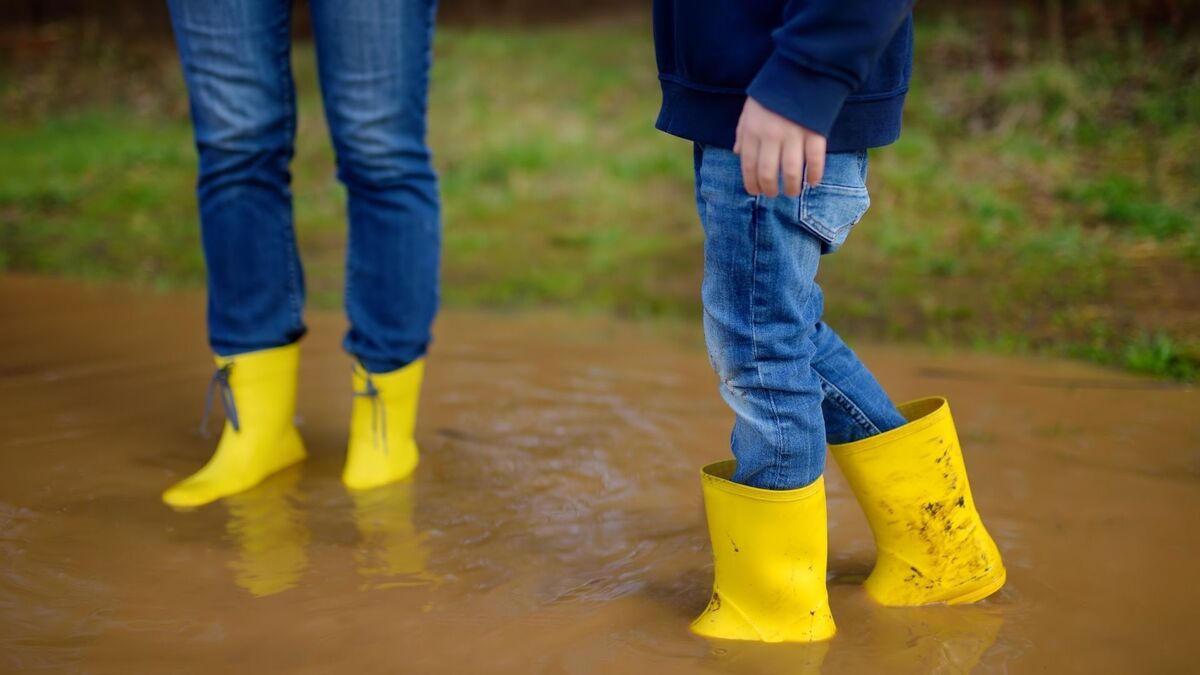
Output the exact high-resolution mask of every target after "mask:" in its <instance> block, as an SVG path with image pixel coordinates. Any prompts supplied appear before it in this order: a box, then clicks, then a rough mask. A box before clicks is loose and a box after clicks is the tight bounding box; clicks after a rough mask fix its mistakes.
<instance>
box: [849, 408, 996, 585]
mask: <svg viewBox="0 0 1200 675" xmlns="http://www.w3.org/2000/svg"><path fill="white" fill-rule="evenodd" d="M900 412H902V413H903V414H904V416H905V417H906V418H908V420H909V422H908V424H905V425H904V426H902V427H899V428H897V429H892V430H891V431H887V432H884V433H882V434H879V435H877V436H872V437H871V438H867V439H865V440H862V441H857V442H854V443H846V444H842V445H833V446H830V450H831V451H832V453H833V457H834V459H835V460H836V461H837V463H838V466H840V467H841V469H842V473H843V474H845V476H846V480H847V481H848V482H849V483H850V487H851V489H852V490H853V491H854V496H855V497H856V498H857V499H858V503H859V505H860V506H862V509H863V511H864V512H866V515H867V521H868V522H869V523H870V525H871V531H872V532H873V533H874V534H875V547H876V549H877V557H876V560H875V569H874V570H872V572H871V576H869V577H868V578H867V581H866V589H867V593H868V594H870V595H871V597H872V598H874V599H875V600H876V601H878V602H879V603H881V604H884V605H891V606H915V605H928V604H933V603H947V604H960V603H967V602H976V601H978V600H982V599H983V598H985V597H987V596H989V595H991V594H992V593H995V592H996V591H997V590H999V589H1000V587H1001V586H1003V585H1004V580H1005V571H1004V564H1003V563H1002V562H1001V560H1000V552H999V550H997V548H996V543H995V542H994V541H992V537H991V536H990V535H989V534H988V532H987V530H986V529H985V528H984V527H983V521H982V520H981V519H980V517H979V512H978V511H976V510H975V501H974V500H973V499H972V498H971V487H970V486H969V485H968V484H967V470H966V467H965V466H964V465H963V456H962V449H961V448H960V447H959V444H958V434H957V433H956V432H955V430H954V420H953V419H952V418H951V417H950V406H949V404H948V403H947V402H946V399H944V398H937V397H935V398H923V399H920V400H917V401H913V402H911V403H906V404H904V405H902V406H900Z"/></svg>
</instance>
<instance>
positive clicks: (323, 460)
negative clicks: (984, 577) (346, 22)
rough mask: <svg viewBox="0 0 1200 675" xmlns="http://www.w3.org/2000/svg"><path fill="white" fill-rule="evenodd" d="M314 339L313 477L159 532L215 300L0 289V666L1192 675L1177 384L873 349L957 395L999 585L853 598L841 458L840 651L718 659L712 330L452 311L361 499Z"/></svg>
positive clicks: (191, 436)
mask: <svg viewBox="0 0 1200 675" xmlns="http://www.w3.org/2000/svg"><path fill="white" fill-rule="evenodd" d="M309 319H310V326H311V329H312V330H311V333H310V335H309V336H308V337H307V338H306V339H305V342H304V361H303V366H302V373H301V397H300V413H301V415H302V417H303V420H302V424H301V431H302V433H303V435H304V437H305V440H306V442H307V444H308V447H309V451H310V454H311V458H310V460H309V461H308V462H307V463H306V464H305V465H303V466H301V467H298V468H294V469H292V470H289V471H287V472H284V473H283V474H280V475H278V476H276V477H274V478H272V479H271V480H269V481H268V482H267V483H265V484H264V485H262V486H260V487H259V488H256V489H255V490H252V491H250V492H248V493H245V494H243V495H239V496H236V497H233V498H229V499H226V500H224V501H223V502H221V503H218V504H214V505H211V506H208V507H205V508H202V509H199V510H196V511H191V512H175V511H172V510H171V509H169V508H167V507H165V506H164V505H162V503H161V502H160V501H159V493H160V492H161V490H162V489H163V488H165V487H167V486H168V485H170V484H172V483H173V482H174V481H176V480H178V479H180V478H182V477H183V476H185V475H186V474H187V473H189V472H190V471H192V470H194V469H195V468H197V467H199V466H200V465H201V463H202V462H203V461H204V460H205V459H206V457H207V456H208V454H209V452H210V451H211V447H212V441H211V440H207V439H205V438H203V437H201V436H200V435H199V434H198V432H197V431H196V425H197V421H198V419H199V416H200V412H201V410H202V407H203V396H204V392H205V386H206V383H207V379H208V376H209V374H210V368H211V362H210V361H209V359H208V356H207V353H206V347H205V342H204V333H203V302H202V298H201V297H200V296H198V295H194V294H183V295H147V294H144V293H138V292H135V291H129V290H124V289H121V288H113V287H100V286H83V285H79V284H74V283H68V282H61V281H52V280H45V279H37V278H31V277H20V276H10V277H0V671H11V672H16V671H20V672H29V671H38V670H43V669H44V670H49V671H54V672H91V673H138V672H172V673H191V672H196V673H211V672H299V673H307V672H356V671H357V672H384V671H393V672H394V671H402V672H430V673H438V672H447V673H449V672H455V673H458V672H481V673H487V672H501V673H508V672H511V673H535V672H540V673H615V672H619V673H638V672H646V673H676V672H679V673H685V672H710V671H711V672H727V673H775V672H788V673H793V672H819V671H821V672H826V673H880V672H888V673H905V672H908V673H932V672H968V671H971V670H975V672H982V673H991V672H1006V673H1033V672H1039V673H1040V672H1049V673H1068V672H1072V673H1073V672H1079V673H1135V672H1136V673H1184V672H1194V650H1195V636H1196V635H1197V634H1198V633H1200V590H1198V587H1197V586H1196V585H1195V584H1194V583H1192V582H1193V576H1194V572H1195V568H1196V562H1195V561H1196V558H1197V556H1198V555H1200V530H1198V529H1197V528H1196V527H1195V523H1194V519H1195V517H1196V514H1197V513H1200V398H1198V397H1197V392H1196V390H1195V389H1194V388H1189V387H1186V386H1182V385H1172V384H1165V383H1162V382H1158V381H1153V380H1147V379H1140V378H1135V377H1132V376H1128V375H1124V374H1120V373H1115V372H1112V371H1107V370H1103V369H1098V368H1094V367H1090V366H1085V365H1081V364H1077V363H1069V362H1058V361H1048V360H1031V359H1015V358H1001V357H984V356H978V355H964V354H961V353H954V352H937V353H935V352H926V351H914V350H911V349H896V348H890V347H886V346H870V345H867V346H863V347H861V349H860V352H861V354H862V355H863V357H864V359H865V360H866V361H867V362H868V363H869V364H871V365H872V366H873V367H874V368H875V370H876V371H877V373H878V374H879V376H880V379H881V380H882V381H883V382H884V383H885V384H886V385H887V386H888V387H889V389H890V390H891V392H892V393H893V395H894V396H895V397H896V398H897V399H901V400H904V399H908V398H915V397H918V396H924V395H929V394H942V395H946V396H948V397H949V400H950V401H951V405H952V406H953V409H954V411H955V415H956V419H957V422H958V426H959V430H960V433H961V435H962V438H963V446H964V449H965V450H964V452H965V455H966V462H967V465H968V467H969V470H970V475H971V479H972V486H973V489H974V492H975V497H976V501H977V502H978V504H979V508H980V510H981V512H982V513H983V516H984V519H985V520H986V522H987V524H988V527H989V529H990V530H991V532H992V534H993V535H994V536H995V538H996V540H997V542H998V544H999V546H1000V548H1001V550H1002V552H1003V554H1004V556H1005V562H1006V564H1007V567H1008V571H1009V581H1008V585H1007V586H1006V587H1005V588H1004V589H1003V590H1002V591H1001V592H1000V593H998V594H997V595H996V596H993V597H992V598H990V599H988V600H986V601H984V602H982V603H980V604H978V605H974V606H968V607H930V608H923V609H914V610H897V609H885V608H881V607H878V606H875V605H874V604H872V603H871V602H870V601H869V600H868V599H867V598H866V596H865V595H864V593H863V592H862V589H861V587H860V586H859V583H860V582H861V580H862V579H863V578H864V577H865V575H866V573H867V572H868V571H869V569H870V566H871V564H872V560H873V556H874V551H873V546H872V543H871V539H870V536H869V533H868V531H867V529H866V523H865V521H864V519H863V517H862V515H861V513H860V511H859V510H858V507H857V505H856V504H855V502H854V500H853V497H852V496H851V495H850V494H849V493H848V491H847V490H846V487H845V484H844V482H843V481H842V479H841V477H840V476H839V475H838V474H837V470H836V467H835V466H833V465H832V463H831V464H830V480H829V487H830V491H829V514H830V562H829V569H830V579H829V587H830V596H831V603H832V607H833V611H834V614H835V617H836V619H837V621H838V626H839V629H840V630H839V634H838V636H837V637H836V638H835V639H834V640H833V641H832V642H831V643H829V644H826V645H818V646H766V645H755V644H742V643H726V642H706V641H705V640H702V639H700V638H697V637H694V636H692V635H690V634H689V633H688V632H687V629H686V627H687V622H688V621H689V620H690V619H691V618H692V617H693V616H694V615H696V614H697V613H698V612H699V611H700V609H701V608H702V607H703V606H704V605H705V603H706V601H707V599H708V593H709V586H708V584H709V581H710V574H711V567H710V565H711V561H710V556H709V549H708V541H707V535H706V532H705V529H704V523H703V515H702V511H701V504H700V490H699V480H698V478H699V476H698V467H699V466H700V465H701V464H702V463H704V462H706V461H709V460H712V459H718V458H722V457H724V456H725V455H726V454H727V452H728V450H727V444H726V438H727V435H728V426H729V424H730V416H729V413H728V412H727V411H726V410H725V408H724V407H723V404H722V403H721V401H720V400H719V398H718V396H717V392H716V387H715V382H714V380H713V376H712V375H711V373H710V372H709V369H708V364H707V360H706V358H705V357H704V354H703V351H702V350H701V349H700V348H699V346H698V342H699V335H698V330H699V329H698V327H697V328H696V331H695V332H694V333H686V334H682V335H681V334H678V332H677V331H675V330H674V329H672V330H671V331H666V330H662V329H658V328H655V327H654V326H653V325H645V324H626V323H619V322H615V321H612V320H607V319H591V318H586V319H581V318H579V317H575V316H570V315H566V314H544V313H522V314H507V315H506V314H486V313H459V312H453V313H447V314H445V315H444V316H443V317H442V318H441V320H440V322H439V325H438V330H437V336H438V339H437V343H436V346H435V349H434V351H433V353H432V355H431V357H430V362H429V374H428V382H427V386H426V390H425V396H424V401H423V409H422V416H421V422H420V426H419V429H418V441H419V442H420V444H421V447H422V452H423V459H422V464H421V466H420V467H419V469H418V471H417V473H416V475H415V477H414V478H413V479H412V480H411V481H409V482H406V483H403V484H400V485H395V486H391V487H388V488H384V489H380V490H376V491H372V492H368V493H363V494H356V495H351V494H348V493H347V492H346V491H345V490H344V489H343V487H342V485H341V483H340V482H339V472H340V466H341V462H342V458H343V453H344V445H345V433H346V423H347V419H348V415H349V408H350V388H349V385H350V383H349V375H350V360H349V358H348V357H346V356H345V355H344V354H342V353H341V352H340V351H339V348H338V343H339V337H340V332H341V331H342V330H343V329H344V320H343V319H342V318H341V317H340V316H338V315H336V314H330V313H310V315H309ZM214 426H215V425H214Z"/></svg>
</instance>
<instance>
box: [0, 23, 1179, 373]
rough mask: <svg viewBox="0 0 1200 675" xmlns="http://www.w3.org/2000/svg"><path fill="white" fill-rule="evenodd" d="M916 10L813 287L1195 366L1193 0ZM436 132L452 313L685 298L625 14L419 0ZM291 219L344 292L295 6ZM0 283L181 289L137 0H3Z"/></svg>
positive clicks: (184, 215) (182, 140) (324, 155)
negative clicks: (862, 202)
mask: <svg viewBox="0 0 1200 675" xmlns="http://www.w3.org/2000/svg"><path fill="white" fill-rule="evenodd" d="M966 5H967V3H961V2H948V1H945V0H922V1H921V2H920V3H918V8H917V16H918V23H917V55H916V66H915V75H914V81H913V88H912V91H911V94H910V96H909V101H908V107H907V110H906V118H905V131H904V135H903V138H902V139H901V141H900V142H899V143H897V144H896V145H895V146H892V147H890V148H887V149H883V150H879V151H876V152H874V153H873V156H872V165H871V177H870V182H871V186H872V190H873V195H874V206H873V208H872V210H871V212H870V213H869V214H868V216H867V218H866V219H865V220H864V222H863V223H862V224H861V225H860V226H859V228H858V229H857V231H856V233H855V234H854V235H853V236H852V237H851V239H850V242H849V243H848V245H847V246H846V247H845V248H843V249H842V250H841V251H839V252H838V254H837V255H835V256H831V257H829V258H827V259H826V260H825V262H824V267H823V270H822V272H821V280H822V283H823V284H824V285H825V287H826V289H827V292H828V293H827V294H828V298H829V300H828V302H827V312H828V319H829V321H830V322H831V323H832V324H834V325H835V326H838V327H839V329H841V330H843V331H844V332H846V333H847V334H848V335H850V336H853V337H857V338H859V339H867V340H879V339H884V340H898V341H904V342H912V343H924V344H932V345H967V346H973V347H977V348H980V349H986V350H994V351H1004V352H1040V353H1052V354H1058V355H1069V356H1073V357H1077V358H1082V359H1086V360H1090V361H1095V362H1101V363H1107V364H1113V365H1117V366H1120V367H1124V368H1129V369H1133V370H1137V371H1142V372H1147V373H1151V374H1155V375H1159V376H1163V377H1169V378H1174V379H1183V380H1191V381H1195V380H1196V379H1197V378H1198V377H1200V190H1198V189H1197V185H1198V184H1200V40H1198V39H1197V37H1198V35H1200V3H1197V2H1193V1H1192V0H1103V1H1101V0H984V1H980V2H975V3H969V5H970V7H969V8H968V9H964V7H965V6H966ZM441 7H442V9H441V28H440V32H439V34H438V39H437V47H436V57H435V67H434V74H433V88H432V93H431V144H432V146H433V148H434V151H435V154H436V162H437V166H438V168H439V171H440V174H441V180H442V183H441V187H442V193H443V198H444V202H445V206H444V213H445V253H444V283H445V288H444V297H445V299H446V303H447V305H449V306H470V307H481V306H482V307H489V308H519V307H528V306H547V305H549V306H558V307H564V308H571V309H577V310H579V311H586V312H603V313H612V314H617V315H621V316H628V317H636V318H666V319H672V318H680V319H685V320H688V321H692V320H695V319H696V318H697V317H698V316H699V283H700V275H701V263H702V260H701V246H702V234H701V231H700V228H699V225H698V222H697V218H696V215H695V213H694V208H695V207H694V199H693V197H692V166H691V161H692V155H691V150H690V147H689V146H688V144H687V143H686V142H684V141H681V140H678V139H673V138H670V137H667V136H665V135H663V134H661V133H659V132H657V131H655V130H654V128H653V122H654V117H655V113H656V111H657V106H658V102H659V93H658V86H657V80H656V72H655V67H654V53H653V45H652V44H651V35H650V19H649V2H648V0H642V1H640V2H635V1H630V0H609V1H602V0H555V1H553V2H551V1H550V0H507V1H499V0H490V1H488V0H443V2H442V3H441ZM295 23H296V36H297V38H296V44H295V49H294V52H293V62H294V68H295V73H296V78H297V87H298V97H299V104H300V113H299V114H300V122H299V123H300V129H299V135H298V148H297V153H296V159H295V162H294V165H293V170H294V192H295V198H296V223H297V230H298V236H299V240H300V245H301V249H302V254H303V256H304V259H305V263H306V265H307V273H308V279H309V288H310V297H311V300H312V303H313V304H314V305H316V306H324V307H337V306H339V305H340V301H341V296H340V293H341V290H340V289H341V283H342V269H341V268H342V262H343V254H344V243H345V236H346V233H345V224H344V223H345V220H344V217H343V208H344V199H343V193H342V190H341V187H340V186H339V185H338V183H337V182H336V180H335V178H334V167H333V159H332V151H331V149H330V145H329V141H328V138H327V135H326V133H325V129H324V120H323V117H322V111H321V106H320V99H319V92H318V89H317V85H316V81H315V77H314V62H313V49H312V46H311V42H310V40H309V38H308V30H307V25H306V24H307V19H306V12H305V8H304V4H303V3H298V4H297V7H296V16H295ZM0 26H2V28H0V272H4V271H9V272H25V273H39V274H52V275H67V276H71V277H77V278H83V279H89V280H92V279H96V280H121V281H128V282H133V283H135V284H138V285H143V286H146V287H150V288H154V289H170V288H177V287H186V288H193V287H200V286H202V284H203V275H204V267H203V260H202V258H201V253H200V247H199V233H198V218H197V213H196V204H195V198H194V194H193V182H194V179H195V157H194V152H193V148H192V144H191V129H190V125H189V121H188V113H187V101H186V96H185V92H184V89H183V85H182V81H181V76H180V72H179V66H178V62H177V59H176V57H175V54H174V50H173V46H172V43H171V34H170V28H169V24H168V22H167V18H166V12H165V7H164V3H163V2H162V0H107V1H99V0H92V1H87V0H5V1H4V2H3V3H0Z"/></svg>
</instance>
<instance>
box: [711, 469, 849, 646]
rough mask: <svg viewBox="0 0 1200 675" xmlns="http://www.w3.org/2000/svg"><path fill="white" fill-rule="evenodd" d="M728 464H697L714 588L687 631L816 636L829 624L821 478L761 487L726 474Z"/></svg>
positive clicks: (829, 630)
mask: <svg viewBox="0 0 1200 675" xmlns="http://www.w3.org/2000/svg"><path fill="white" fill-rule="evenodd" d="M733 469H734V462H733V460H727V461H724V462H717V463H715V464H709V465H708V466H706V467H704V469H702V470H701V474H700V478H701V487H702V489H703V492H704V510H705V512H706V513H707V514H708V536H709V539H711V540H712V547H713V568H714V569H713V576H714V579H713V592H712V599H711V600H709V603H708V607H707V608H706V609H705V610H704V613H703V614H701V615H700V617H699V618H697V619H696V620H695V621H694V622H692V632H693V633H696V634H698V635H703V636H705V637H713V638H725V639H728V640H758V641H761V642H816V641H819V640H827V639H829V638H831V637H833V634H834V632H836V628H835V627H834V624H833V615H832V614H830V612H829V595H828V593H827V591H826V590H825V560H826V555H827V553H828V546H829V542H828V533H827V531H826V521H825V482H824V479H822V478H818V479H817V480H816V482H814V483H812V484H811V485H808V486H806V487H802V488H799V489H796V490H762V489H759V488H754V487H750V486H748V485H741V484H739V483H734V482H732V481H730V480H729V477H730V476H732V475H733Z"/></svg>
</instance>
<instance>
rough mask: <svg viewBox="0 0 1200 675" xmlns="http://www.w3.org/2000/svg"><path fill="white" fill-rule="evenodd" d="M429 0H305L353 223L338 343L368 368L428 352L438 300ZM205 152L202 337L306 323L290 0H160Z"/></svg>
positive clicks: (266, 341) (269, 341)
mask: <svg viewBox="0 0 1200 675" xmlns="http://www.w3.org/2000/svg"><path fill="white" fill-rule="evenodd" d="M434 4H435V3H434V1H433V0H340V1H339V0H310V2H309V6H310V8H311V13H312V24H313V33H314V37H315V41H316V51H317V64H318V69H317V72H318V74H319V77H320V81H321V94H322V98H323V101H324V104H325V117H326V120H327V122H328V126H329V132H330V134H331V136H332V137H333V146H334V151H335V152H336V155H337V176H338V178H339V180H341V182H342V184H343V185H344V186H345V188H346V192H347V206H348V208H347V211H348V218H349V222H350V225H349V227H350V232H349V244H348V250H347V261H346V285H345V304H346V313H347V315H348V318H349V320H350V329H349V332H348V333H347V335H346V338H345V343H344V344H345V348H346V350H347V351H348V352H350V354H352V355H353V356H354V357H356V358H357V359H358V360H359V361H360V362H361V363H362V364H363V366H364V367H366V369H367V370H369V371H371V372H387V371H391V370H395V369H396V368H401V367H403V366H405V365H407V364H408V363H410V362H412V361H414V360H416V359H418V358H420V357H421V356H423V355H424V354H425V351H426V349H427V347H428V344H429V341H430V327H431V324H432V322H433V317H434V314H435V313H436V311H437V303H438V287H437V282H438V259H439V249H440V246H441V224H440V216H439V206H438V195H437V178H436V176H435V174H434V171H433V167H432V165H431V162H430V153H429V149H428V148H427V146H426V144H425V133H426V92H427V90H428V80H429V66H430V62H431V46H432V35H433V20H434V12H435V7H434ZM169 6H170V12H171V23H172V25H173V27H174V31H175V41H176V45H177V46H178V49H179V56H180V60H181V61H182V63H183V74H184V80H185V81H186V83H187V89H188V95H189V99H190V102H191V112H192V122H193V125H194V128H195V138H196V147H197V149H198V151H199V155H200V170H199V180H198V183H197V195H198V198H199V204H200V223H201V231H202V239H203V244H204V256H205V261H206V263H207V268H208V328H209V342H210V344H211V346H212V349H213V351H214V352H216V353H217V354H220V355H222V356H231V355H235V354H241V353H245V352H250V351H257V350H260V349H269V348H272V347H280V346H283V345H287V344H291V343H293V342H295V341H297V340H299V339H300V338H301V337H302V336H303V335H304V332H305V326H304V319H303V316H302V312H303V306H304V273H303V270H302V268H301V265H300V258H299V255H298V254H297V249H296V237H295V232H294V229H293V225H292V194H291V189H290V187H289V185H290V182H291V174H290V170H289V164H290V162H291V159H292V154H293V146H294V139H295V133H296V96H295V91H294V85H293V81H292V71H291V31H290V25H291V7H292V0H169Z"/></svg>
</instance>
